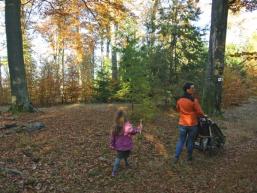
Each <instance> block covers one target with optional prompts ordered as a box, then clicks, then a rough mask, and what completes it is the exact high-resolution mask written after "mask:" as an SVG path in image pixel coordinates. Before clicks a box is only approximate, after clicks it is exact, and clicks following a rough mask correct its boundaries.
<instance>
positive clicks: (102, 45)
mask: <svg viewBox="0 0 257 193" xmlns="http://www.w3.org/2000/svg"><path fill="white" fill-rule="evenodd" d="M103 68H104V40H103V37H101V69H102V70H103Z"/></svg>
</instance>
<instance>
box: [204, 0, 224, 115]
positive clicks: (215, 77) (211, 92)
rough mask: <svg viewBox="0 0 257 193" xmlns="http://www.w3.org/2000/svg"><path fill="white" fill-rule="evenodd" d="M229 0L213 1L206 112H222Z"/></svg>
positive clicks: (206, 83) (207, 70)
mask: <svg viewBox="0 0 257 193" xmlns="http://www.w3.org/2000/svg"><path fill="white" fill-rule="evenodd" d="M227 18H228V0H224V1H222V2H220V1H217V0H213V1H212V14H211V32H210V39H209V57H208V63H207V66H206V74H205V85H204V90H203V104H204V108H205V111H206V113H220V112H221V96H222V82H223V71H224V55H225V45H226V32H227Z"/></svg>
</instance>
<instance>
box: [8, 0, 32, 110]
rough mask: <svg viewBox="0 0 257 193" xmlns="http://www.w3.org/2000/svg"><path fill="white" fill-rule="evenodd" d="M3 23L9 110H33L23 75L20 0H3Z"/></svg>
mask: <svg viewBox="0 0 257 193" xmlns="http://www.w3.org/2000/svg"><path fill="white" fill-rule="evenodd" d="M5 3H6V6H5V24H6V39H7V53H8V65H9V72H10V80H11V94H12V107H11V109H10V110H16V111H33V107H32V105H31V103H30V100H29V95H28V90H27V82H26V75H25V66H24V57H23V45H22V32H21V20H20V19H21V16H20V11H21V8H20V6H21V2H20V0H6V1H5Z"/></svg>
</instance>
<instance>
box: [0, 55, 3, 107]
mask: <svg viewBox="0 0 257 193" xmlns="http://www.w3.org/2000/svg"><path fill="white" fill-rule="evenodd" d="M2 100H3V85H2V63H1V58H0V104H2V102H3V101H2Z"/></svg>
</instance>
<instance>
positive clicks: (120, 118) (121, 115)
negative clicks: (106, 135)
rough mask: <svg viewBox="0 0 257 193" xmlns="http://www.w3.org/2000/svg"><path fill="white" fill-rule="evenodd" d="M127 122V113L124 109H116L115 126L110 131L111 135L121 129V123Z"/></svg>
mask: <svg viewBox="0 0 257 193" xmlns="http://www.w3.org/2000/svg"><path fill="white" fill-rule="evenodd" d="M126 122H127V115H126V113H125V111H123V110H118V112H117V113H116V116H115V126H114V129H113V131H112V134H113V135H119V134H120V133H121V131H122V129H123V125H124V124H125V123H126Z"/></svg>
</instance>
